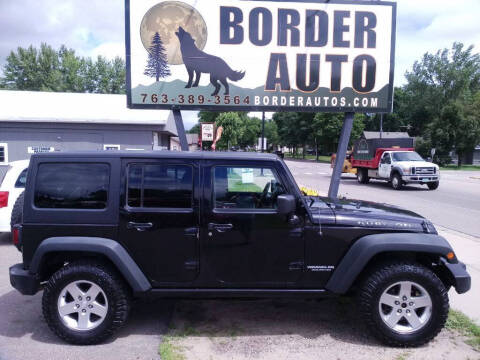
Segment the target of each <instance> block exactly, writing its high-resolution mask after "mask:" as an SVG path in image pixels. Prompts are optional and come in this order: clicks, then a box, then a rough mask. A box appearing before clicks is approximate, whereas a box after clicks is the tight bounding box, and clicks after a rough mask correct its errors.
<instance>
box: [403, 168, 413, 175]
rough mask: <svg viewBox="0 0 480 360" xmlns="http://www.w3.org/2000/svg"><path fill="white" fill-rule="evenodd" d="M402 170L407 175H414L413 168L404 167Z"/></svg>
mask: <svg viewBox="0 0 480 360" xmlns="http://www.w3.org/2000/svg"><path fill="white" fill-rule="evenodd" d="M402 170H403V173H404V174H405V175H410V174H411V173H412V168H411V167H402Z"/></svg>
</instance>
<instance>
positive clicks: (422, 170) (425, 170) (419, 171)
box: [415, 167, 435, 175]
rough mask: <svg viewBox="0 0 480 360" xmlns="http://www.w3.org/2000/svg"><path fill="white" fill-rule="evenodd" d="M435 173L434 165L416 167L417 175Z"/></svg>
mask: <svg viewBox="0 0 480 360" xmlns="http://www.w3.org/2000/svg"><path fill="white" fill-rule="evenodd" d="M433 174H435V168H434V167H417V168H415V175H433Z"/></svg>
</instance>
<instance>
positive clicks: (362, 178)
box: [357, 168, 370, 184]
mask: <svg viewBox="0 0 480 360" xmlns="http://www.w3.org/2000/svg"><path fill="white" fill-rule="evenodd" d="M357 181H358V182H359V183H360V184H368V182H369V181H370V178H369V177H368V170H367V169H361V168H359V169H358V170H357Z"/></svg>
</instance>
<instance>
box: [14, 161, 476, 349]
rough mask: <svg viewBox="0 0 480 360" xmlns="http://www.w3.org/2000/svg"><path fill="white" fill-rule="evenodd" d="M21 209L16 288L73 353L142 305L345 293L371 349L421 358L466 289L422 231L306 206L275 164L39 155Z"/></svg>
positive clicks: (420, 222)
mask: <svg viewBox="0 0 480 360" xmlns="http://www.w3.org/2000/svg"><path fill="white" fill-rule="evenodd" d="M19 199H20V200H19V203H17V205H16V208H17V210H18V209H20V210H21V209H22V205H21V204H22V202H23V211H22V214H21V215H23V219H22V220H21V221H18V222H19V224H16V225H15V226H14V232H13V234H14V242H15V243H16V245H17V247H18V249H20V250H21V251H22V253H23V263H21V264H17V265H14V266H12V267H11V268H10V281H11V284H12V285H13V287H15V288H16V289H18V290H19V291H20V292H21V293H22V294H25V295H33V294H35V293H37V292H38V291H39V290H40V289H43V313H44V316H45V319H46V321H47V323H48V325H49V327H50V328H51V329H52V330H53V331H54V332H55V333H56V334H57V335H58V336H59V337H61V338H62V339H64V340H66V341H68V342H70V343H75V344H93V343H98V342H100V341H102V340H104V339H105V338H106V337H108V336H110V335H111V334H112V333H113V332H114V331H115V330H116V329H117V328H118V327H119V326H121V325H122V324H123V323H125V321H126V319H127V315H128V313H129V310H130V303H131V300H132V298H135V297H140V296H145V295H152V296H153V295H156V296H160V297H202V298H205V297H249V298H251V297H272V296H299V297H320V296H324V295H327V294H347V293H352V294H356V295H357V296H358V300H359V309H360V310H361V312H362V313H363V317H364V320H365V323H366V324H367V326H368V327H369V328H370V330H371V331H372V332H373V333H374V334H375V335H376V336H377V337H379V338H380V339H381V340H383V341H384V342H386V343H387V344H390V345H398V346H400V345H401V346H416V345H420V344H423V343H425V342H427V341H429V340H430V339H432V338H433V337H434V336H436V335H437V334H438V332H439V331H440V330H441V328H442V327H443V326H444V324H445V321H446V318H447V314H448V308H449V304H448V294H447V291H448V289H449V288H450V287H451V286H454V287H455V289H456V290H457V292H458V293H464V292H466V291H468V290H469V288H470V276H469V275H468V273H467V272H466V270H465V266H464V265H463V264H462V263H460V262H459V261H458V260H457V258H456V256H455V254H454V253H453V250H452V248H451V247H450V245H449V244H448V242H447V241H446V240H445V239H444V238H442V237H440V236H438V235H437V232H436V230H435V228H434V226H433V225H432V223H431V222H429V221H428V220H425V219H424V218H422V217H421V216H419V215H417V214H415V213H412V212H410V211H406V210H401V209H399V208H396V207H392V206H387V205H380V204H374V203H368V202H363V201H346V200H340V201H339V200H335V201H334V200H330V199H327V198H321V197H311V196H304V195H302V193H301V192H300V190H299V188H298V186H297V185H296V183H295V180H294V179H293V177H292V175H291V173H290V171H289V169H288V168H287V166H286V165H285V163H284V162H283V160H281V159H280V158H279V157H277V156H276V155H267V154H261V155H255V154H251V153H208V152H205V153H201V152H199V153H171V152H146V153H124V152H112V153H105V152H102V153H64V154H54V153H52V154H38V155H33V156H32V158H31V162H30V167H29V169H28V177H27V184H26V189H25V193H24V197H23V196H22V197H20V198H19ZM17 212H18V211H17ZM20 217H22V216H20Z"/></svg>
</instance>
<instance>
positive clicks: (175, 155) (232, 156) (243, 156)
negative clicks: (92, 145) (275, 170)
mask: <svg viewBox="0 0 480 360" xmlns="http://www.w3.org/2000/svg"><path fill="white" fill-rule="evenodd" d="M52 157H55V158H58V157H82V158H95V157H98V158H139V157H140V158H157V159H199V160H202V159H205V160H213V159H227V160H255V161H275V160H280V158H279V157H278V156H277V155H275V154H268V153H256V152H242V151H238V152H236V151H229V152H221V151H215V152H213V151H194V152H189V151H167V150H161V151H117V150H115V151H82V152H74V151H62V152H51V153H40V154H34V155H32V159H33V158H35V159H44V158H52Z"/></svg>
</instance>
